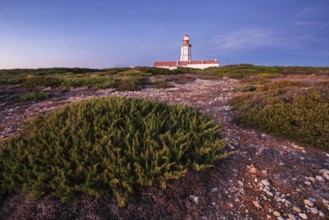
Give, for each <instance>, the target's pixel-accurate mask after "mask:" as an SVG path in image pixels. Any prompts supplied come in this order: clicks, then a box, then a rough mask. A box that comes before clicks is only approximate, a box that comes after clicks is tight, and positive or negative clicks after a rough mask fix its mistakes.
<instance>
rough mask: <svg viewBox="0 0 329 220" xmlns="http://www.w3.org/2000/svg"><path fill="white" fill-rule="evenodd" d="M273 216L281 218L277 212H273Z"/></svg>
mask: <svg viewBox="0 0 329 220" xmlns="http://www.w3.org/2000/svg"><path fill="white" fill-rule="evenodd" d="M273 215H274V216H276V217H279V216H281V213H280V212H278V211H274V212H273Z"/></svg>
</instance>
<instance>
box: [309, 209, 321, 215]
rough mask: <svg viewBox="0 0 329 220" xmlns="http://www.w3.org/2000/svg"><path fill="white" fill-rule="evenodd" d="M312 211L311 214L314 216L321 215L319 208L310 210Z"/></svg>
mask: <svg viewBox="0 0 329 220" xmlns="http://www.w3.org/2000/svg"><path fill="white" fill-rule="evenodd" d="M310 210H311V212H312V213H313V214H314V215H316V214H318V213H319V210H318V209H317V208H313V207H312V208H310Z"/></svg>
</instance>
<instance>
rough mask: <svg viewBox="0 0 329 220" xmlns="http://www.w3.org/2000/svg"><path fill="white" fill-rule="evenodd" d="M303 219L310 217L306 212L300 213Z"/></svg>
mask: <svg viewBox="0 0 329 220" xmlns="http://www.w3.org/2000/svg"><path fill="white" fill-rule="evenodd" d="M298 215H299V216H300V217H301V218H302V219H308V218H307V215H306V214H305V213H299V214H298Z"/></svg>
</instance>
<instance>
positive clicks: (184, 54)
mask: <svg viewBox="0 0 329 220" xmlns="http://www.w3.org/2000/svg"><path fill="white" fill-rule="evenodd" d="M191 54H192V45H191V44H190V37H189V36H188V35H187V34H185V36H184V39H183V44H182V46H180V61H191V60H192V59H191Z"/></svg>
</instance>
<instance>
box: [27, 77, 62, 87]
mask: <svg viewBox="0 0 329 220" xmlns="http://www.w3.org/2000/svg"><path fill="white" fill-rule="evenodd" d="M60 85H61V80H60V79H57V78H54V77H46V76H37V77H35V76H33V77H29V78H26V79H25V81H24V82H23V83H22V86H23V87H26V88H35V87H57V86H60Z"/></svg>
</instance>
